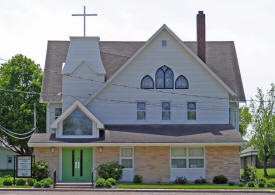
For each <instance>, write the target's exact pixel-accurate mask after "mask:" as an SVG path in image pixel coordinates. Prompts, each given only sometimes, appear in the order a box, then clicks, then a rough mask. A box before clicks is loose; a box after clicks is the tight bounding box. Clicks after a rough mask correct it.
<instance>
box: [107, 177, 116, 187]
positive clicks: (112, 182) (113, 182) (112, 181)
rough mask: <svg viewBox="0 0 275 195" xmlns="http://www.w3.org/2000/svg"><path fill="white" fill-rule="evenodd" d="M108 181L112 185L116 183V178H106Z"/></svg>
mask: <svg viewBox="0 0 275 195" xmlns="http://www.w3.org/2000/svg"><path fill="white" fill-rule="evenodd" d="M107 181H108V182H110V183H111V184H112V185H116V180H115V179H114V178H108V179H107Z"/></svg>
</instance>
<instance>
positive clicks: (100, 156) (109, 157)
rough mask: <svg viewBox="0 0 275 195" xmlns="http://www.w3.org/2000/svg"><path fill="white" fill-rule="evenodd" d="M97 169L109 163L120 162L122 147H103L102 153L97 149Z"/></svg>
mask: <svg viewBox="0 0 275 195" xmlns="http://www.w3.org/2000/svg"><path fill="white" fill-rule="evenodd" d="M94 152H95V155H94V157H95V166H94V167H95V168H96V167H97V166H98V165H100V164H103V163H106V162H109V161H117V162H119V156H120V147H102V152H99V147H95V150H94Z"/></svg>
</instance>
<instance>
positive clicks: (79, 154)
mask: <svg viewBox="0 0 275 195" xmlns="http://www.w3.org/2000/svg"><path fill="white" fill-rule="evenodd" d="M92 156H93V150H92V148H63V149H62V181H87V182H90V181H91V179H92V167H93V163H92Z"/></svg>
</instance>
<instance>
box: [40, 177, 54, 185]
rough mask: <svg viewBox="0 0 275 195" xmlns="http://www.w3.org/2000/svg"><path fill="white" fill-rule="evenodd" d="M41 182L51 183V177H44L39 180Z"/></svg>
mask: <svg viewBox="0 0 275 195" xmlns="http://www.w3.org/2000/svg"><path fill="white" fill-rule="evenodd" d="M43 182H48V183H50V184H53V180H52V179H51V178H49V177H48V178H45V179H42V180H41V183H43Z"/></svg>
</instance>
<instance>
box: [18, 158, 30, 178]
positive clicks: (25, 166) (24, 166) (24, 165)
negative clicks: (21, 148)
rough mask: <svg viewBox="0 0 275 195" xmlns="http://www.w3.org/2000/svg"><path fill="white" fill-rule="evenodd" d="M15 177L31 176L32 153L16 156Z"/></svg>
mask: <svg viewBox="0 0 275 195" xmlns="http://www.w3.org/2000/svg"><path fill="white" fill-rule="evenodd" d="M16 177H18V178H20V177H24V178H27V177H32V155H18V156H16Z"/></svg>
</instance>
